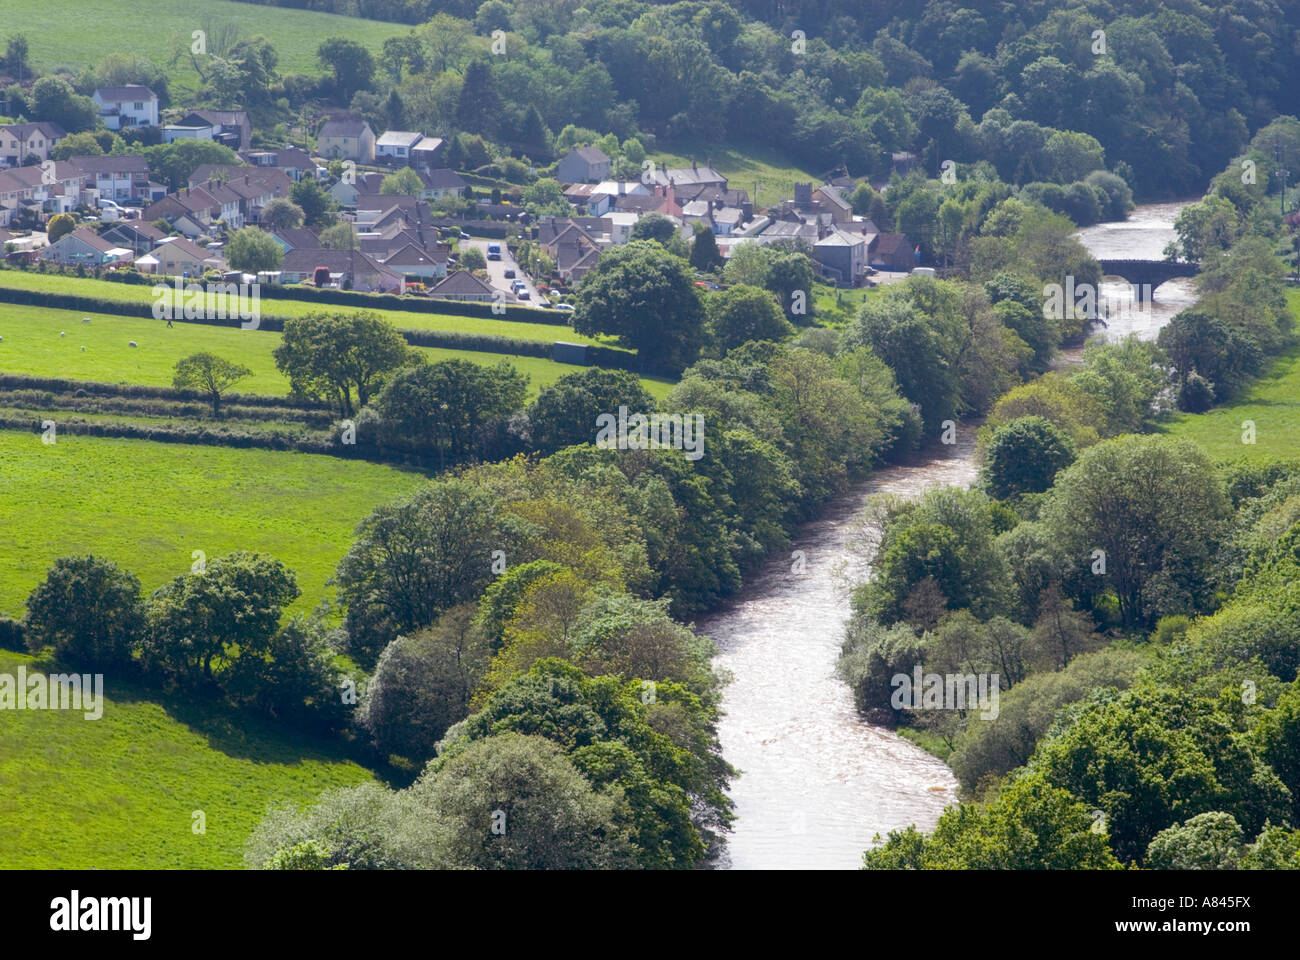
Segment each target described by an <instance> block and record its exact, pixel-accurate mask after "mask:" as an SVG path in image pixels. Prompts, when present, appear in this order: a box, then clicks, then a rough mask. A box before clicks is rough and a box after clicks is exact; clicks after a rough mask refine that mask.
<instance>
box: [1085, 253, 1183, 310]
mask: <svg viewBox="0 0 1300 960" xmlns="http://www.w3.org/2000/svg"><path fill="white" fill-rule="evenodd" d="M1098 263H1100V264H1101V272H1102V274H1104V275H1105V276H1108V277H1122V278H1123V279H1125V280H1127V281H1128V282H1129V284H1130V285H1131V286H1132V287H1133V299H1134V300H1135V301H1139V302H1141V301H1147V300H1150V299H1152V296H1153V295H1154V293H1155V291H1156V287H1158V286H1160V284H1162V283H1164V282H1165V281H1166V280H1174V279H1176V278H1178V277H1194V276H1196V275H1197V274H1198V273H1200V272H1201V265H1200V264H1199V263H1185V262H1184V263H1174V262H1171V261H1169V260H1099V261H1098Z"/></svg>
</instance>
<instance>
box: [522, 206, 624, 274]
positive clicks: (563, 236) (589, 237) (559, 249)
mask: <svg viewBox="0 0 1300 960" xmlns="http://www.w3.org/2000/svg"><path fill="white" fill-rule="evenodd" d="M608 226H609V221H600V220H597V221H595V223H592V222H591V221H590V220H588V221H586V222H582V221H578V220H576V219H574V218H554V219H550V220H543V221H542V223H541V225H540V226H539V228H538V231H537V243H538V245H539V246H540V247H541V248H542V249H543V250H545V251H546V255H547V256H548V257H550V258H551V260H552V261H554V263H555V273H556V275H557V276H558V277H559V278H560V279H561V280H563V281H564V282H565V283H577V282H578V281H579V280H581V279H582V278H583V277H584V276H586V275H587V273H588V272H589V271H590V270H591V269H592V268H594V267H595V266H596V261H597V260H599V259H600V254H601V250H602V249H603V248H604V247H605V246H606V242H605V241H604V236H605V234H604V233H603V232H597V231H598V230H600V229H603V228H607V227H608Z"/></svg>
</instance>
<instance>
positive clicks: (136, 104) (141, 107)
mask: <svg viewBox="0 0 1300 960" xmlns="http://www.w3.org/2000/svg"><path fill="white" fill-rule="evenodd" d="M135 108H136V109H137V110H143V109H144V104H143V103H141V102H140V101H139V100H137V101H136V102H135Z"/></svg>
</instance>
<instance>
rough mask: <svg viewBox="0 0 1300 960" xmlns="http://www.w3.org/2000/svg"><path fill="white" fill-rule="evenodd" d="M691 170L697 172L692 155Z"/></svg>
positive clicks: (697, 168)
mask: <svg viewBox="0 0 1300 960" xmlns="http://www.w3.org/2000/svg"><path fill="white" fill-rule="evenodd" d="M691 171H692V172H698V171H699V167H697V166H695V158H694V157H691Z"/></svg>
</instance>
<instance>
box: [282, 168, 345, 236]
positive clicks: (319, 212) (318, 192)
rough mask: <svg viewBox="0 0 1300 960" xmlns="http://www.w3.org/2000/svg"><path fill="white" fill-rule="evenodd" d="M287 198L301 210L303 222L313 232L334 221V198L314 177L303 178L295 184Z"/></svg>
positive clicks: (335, 206) (335, 205)
mask: <svg viewBox="0 0 1300 960" xmlns="http://www.w3.org/2000/svg"><path fill="white" fill-rule="evenodd" d="M289 198H290V199H291V200H292V201H293V202H294V203H296V204H298V206H299V207H301V208H302V212H303V216H304V217H305V218H306V219H305V222H306V224H307V226H309V227H311V228H312V229H313V230H320V229H322V228H324V227H327V226H329V225H330V224H331V223H333V222H334V220H335V219H336V217H335V213H334V212H335V210H336V209H337V204H336V203H335V201H334V198H333V197H331V196H330V195H329V193H328V192H327V191H326V190H325V188H324V187H322V186H321V185H320V184H319V183H317V182H316V180H315V178H314V177H304V178H303V179H301V180H299V181H298V182H297V183H295V184H294V185H293V186H292V187H291V188H290V190H289Z"/></svg>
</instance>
